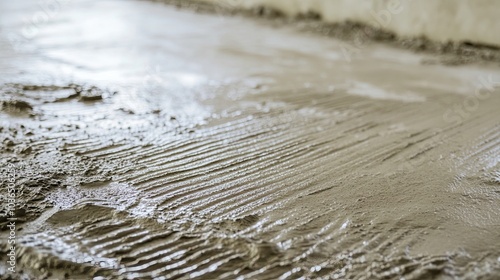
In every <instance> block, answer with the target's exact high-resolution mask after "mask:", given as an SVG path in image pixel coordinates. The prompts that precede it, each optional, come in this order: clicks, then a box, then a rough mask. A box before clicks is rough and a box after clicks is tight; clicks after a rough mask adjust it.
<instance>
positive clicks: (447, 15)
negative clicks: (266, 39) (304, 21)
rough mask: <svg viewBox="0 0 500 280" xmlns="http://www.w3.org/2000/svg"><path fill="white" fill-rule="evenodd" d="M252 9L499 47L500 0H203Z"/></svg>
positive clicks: (410, 35) (411, 35)
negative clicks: (272, 9)
mask: <svg viewBox="0 0 500 280" xmlns="http://www.w3.org/2000/svg"><path fill="white" fill-rule="evenodd" d="M203 1H208V2H217V3H218V4H221V5H230V6H233V7H243V8H251V7H254V6H258V5H261V6H266V7H270V8H274V9H277V10H279V11H281V12H283V13H285V14H287V15H289V16H294V15H297V14H300V13H307V12H314V13H317V14H319V15H320V16H321V18H322V19H323V20H324V21H327V22H342V21H345V20H353V21H358V22H362V23H366V24H369V25H372V26H376V27H382V28H384V29H387V30H390V31H393V32H395V33H396V34H398V35H400V36H403V37H405V36H409V37H418V36H422V35H424V36H426V37H428V38H430V39H433V40H437V41H443V42H445V41H450V40H451V41H470V42H474V43H480V44H488V45H496V46H500V33H499V32H500V1H499V0H203Z"/></svg>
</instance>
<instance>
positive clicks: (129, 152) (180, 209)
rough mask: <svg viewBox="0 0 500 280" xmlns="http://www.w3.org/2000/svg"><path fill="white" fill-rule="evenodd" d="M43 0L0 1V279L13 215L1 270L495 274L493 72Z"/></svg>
mask: <svg viewBox="0 0 500 280" xmlns="http://www.w3.org/2000/svg"><path fill="white" fill-rule="evenodd" d="M58 3H59V5H60V6H58V9H54V8H52V10H50V8H49V10H48V11H49V12H45V14H46V17H43V16H42V14H41V11H47V7H43V6H40V5H38V6H37V4H36V3H35V2H34V1H16V2H14V1H12V2H7V1H2V2H1V3H0V27H1V29H0V31H1V33H0V84H1V86H0V98H1V100H0V101H1V108H2V110H1V111H0V124H1V128H0V129H1V130H0V141H2V142H1V145H2V154H1V161H0V166H1V168H2V179H1V180H2V181H1V182H2V198H3V199H4V201H2V212H4V213H6V214H7V216H6V217H5V216H4V217H3V218H2V219H1V220H0V221H1V223H2V232H1V236H0V244H1V247H2V255H1V256H2V263H1V265H0V274H1V275H3V276H2V277H4V278H7V279H8V277H9V275H11V272H10V271H9V268H10V267H11V266H10V265H9V264H8V263H7V260H8V256H7V254H8V253H10V249H11V248H10V246H11V245H12V244H9V243H8V240H9V235H10V234H11V231H10V230H9V228H8V227H7V226H8V225H9V223H10V222H11V221H13V220H12V219H13V218H16V220H15V223H16V231H15V232H16V239H15V240H16V244H15V249H14V252H15V256H16V264H15V265H16V268H15V270H16V273H15V275H14V276H12V277H14V278H17V277H21V276H24V277H25V278H27V279H40V278H43V277H47V278H49V279H64V278H68V279H89V278H92V277H99V276H101V277H103V278H96V279H107V278H111V279H120V278H123V279H151V278H157V279H187V278H195V279H401V278H404V279H497V278H498V277H499V275H500V247H499V245H498V244H500V215H499V214H500V208H499V205H500V171H499V160H500V146H499V143H500V137H499V134H500V112H499V107H500V96H499V93H500V90H499V89H500V88H499V86H500V69H498V67H493V66H487V65H466V66H460V67H448V66H443V65H429V64H427V63H423V62H425V61H427V60H429V59H433V56H432V55H422V54H414V53H411V52H408V51H404V50H400V49H393V48H390V47H387V46H384V45H379V44H373V43H369V42H367V43H366V44H364V45H362V47H361V48H360V50H359V51H357V52H355V53H349V55H346V53H345V47H344V46H345V42H342V41H338V40H335V39H332V38H325V37H321V36H318V35H314V34H309V33H305V32H299V31H297V30H296V28H292V27H284V26H278V27H277V26H275V25H272V24H269V22H261V21H258V20H251V19H247V18H241V17H224V16H217V15H210V14H197V13H194V12H192V11H189V10H177V9H175V8H174V7H172V6H168V5H164V4H161V3H152V2H143V1H67V2H58ZM42 17H43V18H42ZM26 19H27V20H28V22H29V21H30V20H31V21H33V20H34V21H35V22H37V23H36V24H34V23H33V22H32V23H27V22H26ZM12 178H13V180H12V181H14V182H13V184H10V183H11V182H10V180H11V179H12ZM11 193H15V194H16V195H15V196H13V198H14V199H15V200H14V201H13V203H14V204H9V203H8V202H9V201H8V200H6V199H7V198H8V196H9V195H10V194H11ZM9 219H10V220H9ZM301 277H302V278H301Z"/></svg>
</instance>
